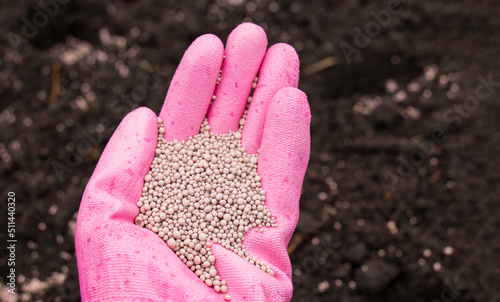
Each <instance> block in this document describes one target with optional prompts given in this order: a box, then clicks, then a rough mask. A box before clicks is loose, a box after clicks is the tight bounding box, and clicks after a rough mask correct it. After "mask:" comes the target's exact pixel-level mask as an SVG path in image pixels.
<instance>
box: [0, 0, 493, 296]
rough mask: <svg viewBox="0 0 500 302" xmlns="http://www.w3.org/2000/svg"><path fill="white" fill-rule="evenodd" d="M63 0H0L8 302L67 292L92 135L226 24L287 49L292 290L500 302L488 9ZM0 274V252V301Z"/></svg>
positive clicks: (234, 0) (154, 91)
mask: <svg viewBox="0 0 500 302" xmlns="http://www.w3.org/2000/svg"><path fill="white" fill-rule="evenodd" d="M63 2H64V3H65V4H59V5H58V7H57V11H56V13H54V14H52V15H53V16H51V17H49V18H47V20H44V19H43V18H42V19H37V18H39V17H37V16H40V15H41V14H40V13H39V12H41V11H43V10H42V8H41V7H40V6H39V5H38V4H36V2H35V1H28V0H20V1H16V2H5V1H3V2H2V3H1V4H0V7H1V9H0V24H1V27H0V50H1V51H0V55H1V56H0V95H1V104H0V132H1V133H2V134H1V142H0V157H1V164H0V174H1V175H2V187H1V188H2V189H1V191H2V199H3V200H5V201H6V200H7V192H15V193H16V200H17V206H16V222H17V230H16V236H17V240H18V243H17V255H16V260H17V261H16V270H17V273H18V278H17V281H18V283H17V285H18V289H19V293H20V296H19V300H20V301H78V300H79V299H80V294H79V285H78V274H77V267H76V259H75V249H74V228H75V219H76V213H77V211H78V207H79V203H80V199H81V196H82V193H83V190H84V188H85V185H86V183H87V182H88V180H89V177H90V176H91V174H92V172H93V170H94V167H95V165H96V163H97V161H98V159H99V156H100V154H101V152H102V150H103V148H104V147H105V145H106V142H107V140H108V139H109V137H110V136H111V134H112V132H113V130H114V129H115V127H116V126H117V125H118V124H119V122H120V120H121V119H122V118H123V116H124V115H125V114H126V113H128V112H130V111H131V110H133V109H134V108H136V107H139V106H147V107H150V108H151V109H153V110H155V111H156V112H159V109H160V107H161V104H162V101H163V99H164V96H165V94H166V91H167V89H168V85H169V81H170V79H171V77H172V74H173V72H174V71H175V68H176V66H177V64H178V63H179V61H180V59H181V57H182V55H183V53H184V51H185V49H186V48H187V47H188V46H189V44H190V43H191V42H192V41H193V40H194V39H195V38H196V37H197V36H199V35H201V34H204V33H214V34H216V35H218V36H219V37H221V39H222V40H223V41H225V39H226V38H227V36H228V34H229V33H230V31H231V30H232V29H233V28H234V27H235V26H236V25H237V24H239V23H241V22H244V21H251V22H254V23H257V24H259V25H261V26H262V27H263V28H264V29H265V30H266V32H267V34H268V39H269V44H270V45H272V44H274V43H277V42H286V43H290V44H291V45H293V46H294V47H295V48H296V50H297V52H298V53H299V56H300V59H301V72H302V76H301V82H300V87H299V88H301V89H302V90H304V91H305V92H306V94H307V95H308V98H309V102H310V105H311V110H312V114H313V120H312V125H311V134H312V149H311V150H312V151H311V160H310V165H309V169H308V172H307V175H306V179H305V182H304V189H303V195H302V200H301V213H300V221H299V224H298V227H297V229H296V232H295V234H294V236H293V238H292V241H291V243H290V246H289V253H290V257H291V260H292V264H293V268H294V270H293V280H294V285H295V294H294V298H293V301H306V300H307V301H311V302H312V301H385V302H392V301H434V302H436V301H499V300H500V293H499V291H498V289H497V287H498V285H497V284H498V282H499V279H500V278H499V276H500V267H499V263H500V262H499V261H498V258H497V256H498V254H499V252H500V240H499V236H498V232H499V230H500V224H499V219H498V217H499V214H500V213H499V207H498V201H499V198H498V196H499V195H500V187H499V186H498V185H497V183H498V181H499V180H500V173H499V169H498V167H499V163H500V160H499V159H498V158H497V157H496V154H498V151H500V148H499V145H498V143H499V142H500V134H499V130H500V120H499V119H498V116H499V113H500V106H499V103H498V98H499V96H500V93H499V91H500V72H499V70H500V69H499V67H500V64H499V62H500V61H499V59H498V53H499V51H500V47H499V45H500V44H499V40H498V36H499V34H500V23H499V22H498V15H499V13H500V5H499V4H497V3H496V2H494V1H474V2H473V1H439V2H436V1H430V0H423V1H418V2H417V1H406V2H404V4H402V5H401V6H398V5H396V6H392V7H388V5H392V4H391V3H393V2H391V1H362V0H357V1H335V2H333V1H332V2H331V3H330V2H328V1H294V2H291V3H290V2H288V1H281V0H280V1H274V2H270V1H263V0H255V1H242V0H228V1H226V0H220V1H216V2H215V3H209V2H208V1H196V2H193V3H191V2H188V1H185V2H180V1H161V2H160V1H157V2H155V1H152V0H137V1H96V0H91V1H83V0H72V1H62V0H61V1H60V3H63ZM396 4H397V3H396ZM27 24H32V25H27ZM36 24H38V25H36ZM360 32H362V33H360ZM151 76H153V77H154V78H155V79H157V81H156V82H155V83H156V85H153V86H150V89H148V90H146V91H145V93H139V92H144V90H141V89H140V88H137V87H141V85H142V84H141V83H142V82H143V81H144V79H145V78H149V77H151ZM82 141H87V142H90V145H91V147H89V144H85V146H84V145H83V144H82V143H81V142H82ZM54 168H56V169H54ZM0 204H1V206H0V207H1V213H4V214H2V217H1V219H0V222H1V224H2V228H1V230H2V231H1V232H2V233H1V237H2V238H0V239H2V243H1V246H0V248H1V250H2V256H3V255H5V253H4V251H6V246H5V239H6V231H7V230H6V225H7V222H6V218H7V216H6V214H5V213H6V212H7V207H6V202H2V203H0ZM7 271H8V266H7V262H6V259H5V258H4V257H3V258H2V259H1V260H0V280H1V281H2V285H0V286H1V288H0V300H2V301H11V300H10V298H9V295H8V294H6V290H7V288H6V287H5V285H4V284H5V283H7V282H6V276H7V275H8V273H7ZM14 301H15V300H14Z"/></svg>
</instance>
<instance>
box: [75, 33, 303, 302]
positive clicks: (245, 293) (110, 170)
mask: <svg viewBox="0 0 500 302" xmlns="http://www.w3.org/2000/svg"><path fill="white" fill-rule="evenodd" d="M266 47H267V39H266V36H265V33H264V32H263V30H262V29H261V28H260V27H258V26H256V25H253V24H242V25H240V26H238V27H237V28H236V29H235V30H234V31H233V32H232V33H231V35H230V36H229V38H228V42H227V45H226V48H225V50H224V49H223V45H222V42H221V41H220V40H219V39H218V38H217V37H215V36H213V35H204V36H201V37H200V38H198V39H197V40H196V41H195V42H193V44H192V45H191V46H190V47H189V49H188V50H187V51H186V53H185V54H184V57H183V59H182V61H181V63H180V65H179V67H178V69H177V71H176V73H175V75H174V77H173V79H172V82H171V85H170V89H169V91H168V94H167V97H166V99H165V102H164V105H163V108H162V110H161V112H160V115H159V117H160V118H161V119H162V120H163V124H164V128H165V134H164V137H165V139H166V140H167V141H173V140H174V139H177V140H179V141H180V140H186V139H188V138H189V137H191V136H193V135H195V134H197V133H198V131H199V129H200V125H201V123H202V121H203V119H204V118H205V117H207V118H208V121H209V124H210V126H211V131H212V132H213V133H218V134H219V133H227V132H229V131H236V130H237V129H238V122H239V120H240V118H241V116H242V114H243V111H244V109H245V107H246V104H247V98H248V95H249V93H250V91H251V87H252V83H253V80H254V77H255V75H256V73H257V71H258V70H259V69H260V72H259V84H258V86H257V88H256V90H255V92H254V96H253V100H252V103H251V104H250V107H249V110H248V115H247V118H246V123H245V126H244V128H243V132H242V138H241V139H242V145H243V146H244V147H245V148H246V149H247V152H248V153H256V152H257V150H259V149H260V155H259V162H258V173H259V175H260V176H261V177H262V180H261V182H262V187H263V189H264V190H265V191H266V206H267V208H268V209H269V210H270V211H271V213H273V216H274V217H275V219H276V222H277V224H278V226H277V227H275V228H268V229H266V231H265V232H264V233H258V234H257V233H256V232H249V233H247V234H245V237H244V244H245V249H246V250H247V252H248V253H249V254H250V255H252V256H255V257H256V258H258V259H259V260H261V261H263V262H264V263H266V264H268V265H269V266H270V267H271V268H272V270H273V271H274V272H275V274H274V276H270V275H269V274H267V273H265V272H263V271H261V270H259V269H258V268H256V267H255V266H253V265H252V264H250V263H248V262H247V261H245V260H244V259H242V258H241V257H240V256H238V255H236V254H234V253H232V252H231V251H229V250H227V249H225V248H223V247H222V246H219V245H217V244H212V253H213V254H214V256H215V257H216V259H217V261H216V263H215V266H216V268H217V271H218V273H219V275H220V276H221V278H223V279H224V280H226V282H227V284H228V287H229V290H228V292H227V293H226V294H229V295H231V297H232V300H233V301H242V300H248V301H287V300H289V299H290V298H291V295H292V291H293V289H292V283H291V265H290V260H289V258H288V254H287V252H286V247H287V244H288V242H289V240H290V237H291V234H292V233H293V230H294V228H295V225H296V223H297V220H298V212H299V208H298V201H299V197H300V191H301V187H302V180H303V177H304V173H305V169H306V167H307V162H308V159H309V140H310V139H309V122H310V112H309V107H308V104H307V99H306V97H305V95H304V94H303V93H302V92H301V91H300V90H298V89H296V88H295V87H296V86H297V84H298V58H297V54H296V53H295V51H294V50H293V48H291V47H290V46H288V45H286V44H277V45H274V46H273V47H271V48H270V49H269V50H268V51H267V52H266ZM224 56H225V59H224V60H223V58H224ZM220 70H222V74H221V81H220V83H219V85H216V83H217V82H218V77H219V71H220ZM213 95H215V96H216V98H215V100H214V101H213V102H212V104H210V103H211V100H212V96H213ZM157 136H158V128H157V117H156V115H155V114H154V113H153V112H152V111H151V110H149V109H147V108H139V109H137V110H135V111H133V112H131V113H130V114H129V115H127V116H126V117H125V118H124V120H123V121H122V122H121V124H120V126H119V127H118V129H117V130H116V131H115V133H114V134H113V136H112V138H111V139H110V141H109V143H108V145H107V146H106V149H105V150H104V152H103V154H102V156H101V159H100V160H99V163H98V165H97V167H96V169H95V171H94V174H93V175H92V178H91V179H90V181H89V184H88V185H87V188H86V190H85V193H84V196H83V199H82V203H81V206H80V211H79V214H78V220H77V232H76V251H77V260H78V269H79V275H80V288H81V294H82V300H83V301H221V300H223V299H224V295H223V294H218V293H215V292H214V291H213V289H212V288H210V287H208V286H206V285H205V284H204V283H203V282H202V281H201V280H200V279H199V278H198V277H197V276H196V275H195V274H194V273H193V272H192V271H191V270H190V269H189V268H188V267H187V266H186V265H185V264H184V263H183V262H182V261H181V260H180V259H179V258H178V257H177V256H176V255H175V253H174V252H173V251H172V250H171V249H170V248H169V247H168V246H167V245H166V244H165V242H164V241H163V240H162V239H161V238H159V237H158V235H157V234H155V233H153V232H151V231H150V230H147V229H144V228H141V227H139V226H137V225H135V224H134V218H135V217H136V216H137V214H138V213H139V209H138V207H137V205H136V202H137V200H138V199H139V197H140V196H141V192H142V187H143V185H144V176H145V175H146V174H147V173H148V171H149V168H150V165H151V162H152V159H153V157H154V154H155V149H156V144H157Z"/></svg>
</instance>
